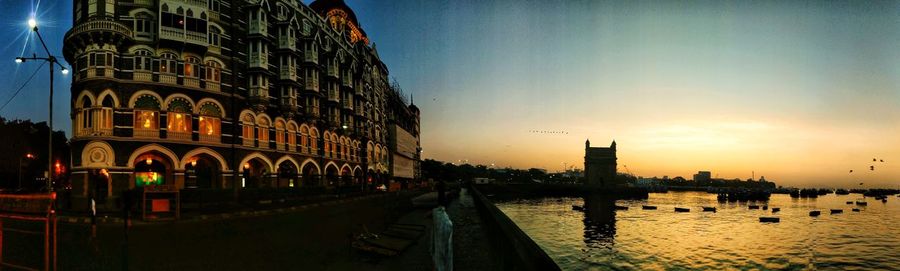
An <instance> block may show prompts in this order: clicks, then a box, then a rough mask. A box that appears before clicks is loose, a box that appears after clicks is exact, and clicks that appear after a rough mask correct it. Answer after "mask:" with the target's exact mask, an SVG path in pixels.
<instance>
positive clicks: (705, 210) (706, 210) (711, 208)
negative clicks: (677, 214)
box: [703, 207, 716, 213]
mask: <svg viewBox="0 0 900 271" xmlns="http://www.w3.org/2000/svg"><path fill="white" fill-rule="evenodd" d="M703 211H704V212H713V213H715V212H716V207H703Z"/></svg>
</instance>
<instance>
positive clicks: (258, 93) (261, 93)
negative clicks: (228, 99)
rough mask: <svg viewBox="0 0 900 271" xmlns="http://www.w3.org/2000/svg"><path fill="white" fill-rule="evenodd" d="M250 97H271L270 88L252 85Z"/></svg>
mask: <svg viewBox="0 0 900 271" xmlns="http://www.w3.org/2000/svg"><path fill="white" fill-rule="evenodd" d="M250 97H257V98H268V97H269V88H268V87H261V86H255V87H254V86H251V87H250Z"/></svg>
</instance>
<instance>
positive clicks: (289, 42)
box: [278, 35, 297, 50]
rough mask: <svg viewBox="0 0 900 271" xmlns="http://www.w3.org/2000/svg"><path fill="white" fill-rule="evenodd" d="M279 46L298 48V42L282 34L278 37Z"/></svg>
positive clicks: (291, 48)
mask: <svg viewBox="0 0 900 271" xmlns="http://www.w3.org/2000/svg"><path fill="white" fill-rule="evenodd" d="M278 48H281V49H290V50H295V49H297V42H296V41H295V39H292V38H290V37H288V36H285V35H282V36H281V37H278Z"/></svg>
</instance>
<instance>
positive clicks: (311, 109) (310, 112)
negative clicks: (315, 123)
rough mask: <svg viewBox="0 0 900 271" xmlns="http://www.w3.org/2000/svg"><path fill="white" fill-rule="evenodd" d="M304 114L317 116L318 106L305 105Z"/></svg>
mask: <svg viewBox="0 0 900 271" xmlns="http://www.w3.org/2000/svg"><path fill="white" fill-rule="evenodd" d="M306 115H307V116H310V117H315V118H318V117H319V107H318V106H307V107H306Z"/></svg>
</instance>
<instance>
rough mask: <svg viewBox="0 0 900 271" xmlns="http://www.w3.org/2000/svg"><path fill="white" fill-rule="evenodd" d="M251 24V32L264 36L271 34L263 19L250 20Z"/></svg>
mask: <svg viewBox="0 0 900 271" xmlns="http://www.w3.org/2000/svg"><path fill="white" fill-rule="evenodd" d="M249 25H250V34H260V35H263V36H268V35H269V30H268V27H267V26H266V23H265V22H263V21H262V20H254V21H250V24H249Z"/></svg>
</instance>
